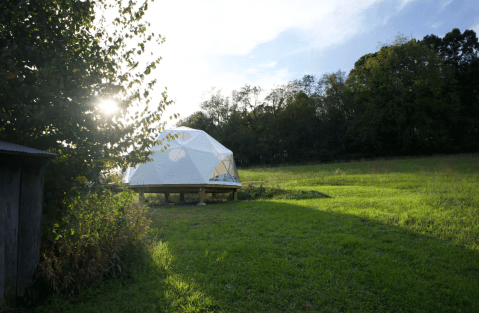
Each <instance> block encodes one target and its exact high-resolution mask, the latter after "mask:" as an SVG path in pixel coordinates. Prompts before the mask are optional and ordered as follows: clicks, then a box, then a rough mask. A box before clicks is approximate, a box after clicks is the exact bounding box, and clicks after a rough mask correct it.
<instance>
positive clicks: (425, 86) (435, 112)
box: [347, 40, 459, 155]
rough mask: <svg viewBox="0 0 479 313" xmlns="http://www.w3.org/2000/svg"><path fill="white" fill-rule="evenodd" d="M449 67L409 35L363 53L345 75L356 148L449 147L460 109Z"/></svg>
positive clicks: (375, 151)
mask: <svg viewBox="0 0 479 313" xmlns="http://www.w3.org/2000/svg"><path fill="white" fill-rule="evenodd" d="M448 84H449V85H454V84H455V80H454V77H453V73H452V71H451V67H450V66H448V65H447V64H446V63H445V61H444V59H443V58H442V57H441V56H440V55H439V54H438V53H437V52H435V51H434V50H431V49H429V48H428V47H426V45H424V44H422V43H418V42H416V41H415V40H410V41H408V42H407V43H403V41H399V43H397V44H395V45H391V46H384V47H382V48H381V50H380V51H378V52H377V53H375V54H369V55H366V56H363V57H361V58H360V59H359V60H358V61H357V62H356V64H355V67H354V69H353V70H352V71H351V72H350V74H349V76H348V79H347V89H348V92H349V93H350V94H351V95H352V104H351V105H352V111H353V112H354V114H355V117H354V121H352V123H350V126H349V134H350V136H351V137H352V138H355V139H354V144H355V147H356V148H355V149H357V150H359V151H362V152H363V153H368V154H372V155H401V154H417V153H431V152H443V151H447V149H448V148H450V147H451V142H452V135H451V132H452V128H453V126H454V123H455V120H456V119H457V113H458V108H459V107H458V102H457V97H456V95H455V94H454V92H452V91H451V90H448V89H446V88H445V86H446V85H448Z"/></svg>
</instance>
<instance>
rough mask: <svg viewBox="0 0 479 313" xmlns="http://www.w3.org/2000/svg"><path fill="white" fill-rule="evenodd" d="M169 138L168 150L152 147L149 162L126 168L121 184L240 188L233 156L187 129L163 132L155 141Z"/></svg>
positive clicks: (198, 132) (194, 131) (206, 135)
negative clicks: (162, 150) (152, 152)
mask: <svg viewBox="0 0 479 313" xmlns="http://www.w3.org/2000/svg"><path fill="white" fill-rule="evenodd" d="M168 134H170V135H171V137H172V138H174V137H176V136H175V135H177V138H175V139H171V140H170V141H169V142H168V144H169V145H170V146H169V147H168V149H166V150H164V152H161V149H162V147H163V146H154V147H152V148H151V151H154V152H155V154H152V155H151V156H150V158H151V159H153V161H151V162H147V163H145V164H139V165H138V166H137V167H135V168H129V169H128V170H127V171H126V172H125V175H124V178H123V182H125V183H129V184H130V186H136V185H164V184H168V185H183V184H184V185H191V184H211V185H234V186H241V183H240V180H239V176H238V171H237V169H236V165H235V161H234V159H233V152H231V150H229V149H227V148H225V147H224V146H223V145H222V144H220V143H219V142H218V141H216V140H215V139H214V138H213V137H211V136H210V135H208V134H207V133H205V132H204V131H202V130H197V129H192V128H188V127H179V128H174V129H165V130H164V131H163V132H162V133H161V134H160V135H159V136H158V139H157V140H161V141H163V143H165V140H164V138H165V137H166V136H167V135H168Z"/></svg>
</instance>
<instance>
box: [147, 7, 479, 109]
mask: <svg viewBox="0 0 479 313" xmlns="http://www.w3.org/2000/svg"><path fill="white" fill-rule="evenodd" d="M148 11H149V13H148V15H147V20H148V21H149V22H150V23H151V30H152V31H154V32H155V33H160V34H162V35H164V36H165V37H166V42H165V43H164V44H163V45H161V46H159V47H158V48H156V49H155V50H154V51H153V53H154V55H155V56H162V58H163V60H162V61H161V64H160V66H159V67H158V69H157V70H156V71H155V74H154V75H155V77H156V78H157V79H158V82H159V83H158V87H157V90H156V92H155V93H153V101H154V102H157V101H159V100H160V98H161V95H160V93H161V92H162V91H163V87H164V86H166V87H168V94H169V97H170V98H172V99H175V100H176V103H175V105H173V106H172V107H170V108H169V109H168V110H167V111H166V112H165V113H166V114H165V117H168V116H169V115H172V114H173V113H180V114H181V117H182V118H184V117H186V116H188V115H190V114H192V113H194V112H195V111H197V110H199V104H200V102H201V101H202V100H203V99H205V92H207V91H208V90H210V89H211V88H212V87H216V88H217V89H222V91H223V94H225V95H229V94H230V92H231V90H233V89H239V88H241V87H242V86H244V85H245V84H248V85H252V86H261V87H262V88H265V89H269V88H272V87H274V86H277V85H282V84H286V83H288V82H289V81H291V80H294V79H300V78H302V77H303V76H304V75H307V74H310V75H314V76H316V77H318V78H319V77H321V76H322V75H323V74H325V73H331V72H335V71H337V70H342V71H344V72H346V73H349V71H350V70H351V69H352V68H353V67H354V63H355V62H356V61H357V60H358V59H359V58H360V57H361V56H363V55H364V54H367V53H372V52H375V51H377V50H378V47H379V45H380V43H389V42H392V41H393V40H394V38H395V37H396V35H398V34H402V35H405V36H407V37H412V38H416V39H422V38H423V37H424V36H425V35H428V34H435V35H438V36H441V37H442V36H444V35H445V34H446V33H448V32H449V31H451V30H452V29H453V28H459V29H460V30H461V31H464V30H466V29H473V30H475V31H476V33H478V34H479V1H477V0H476V1H474V0H387V1H381V0H354V1H353V0H348V1H345V0H344V1H343V0H335V1H329V0H316V1H310V0H295V1H292V0H287V1H284V0H274V1H271V0H244V1H241V2H239V1H225V0H203V1H181V0H177V1H164V0H156V1H155V2H153V3H152V4H151V5H150V7H149V10H148Z"/></svg>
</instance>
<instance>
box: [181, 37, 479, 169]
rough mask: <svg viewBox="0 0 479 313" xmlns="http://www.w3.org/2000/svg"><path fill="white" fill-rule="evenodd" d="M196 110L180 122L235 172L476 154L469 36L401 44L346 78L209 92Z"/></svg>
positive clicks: (476, 96) (476, 76)
mask: <svg viewBox="0 0 479 313" xmlns="http://www.w3.org/2000/svg"><path fill="white" fill-rule="evenodd" d="M201 108H202V109H203V112H196V113H194V114H193V115H191V116H189V117H187V118H186V119H184V120H181V121H180V122H179V123H178V124H179V125H184V126H189V127H192V128H198V129H203V130H205V131H207V132H208V133H210V134H211V135H212V136H213V137H215V138H216V139H217V140H219V141H220V142H221V143H223V144H224V145H225V146H227V147H230V148H231V149H232V150H233V151H234V153H235V160H236V162H237V163H238V164H239V165H242V166H250V165H258V164H277V163H298V162H308V161H313V162H324V161H332V160H336V159H349V158H361V157H379V156H400V155H421V154H432V153H454V152H471V151H479V43H478V39H477V37H476V34H475V33H474V31H471V30H466V31H465V32H464V33H462V34H461V32H460V31H459V30H458V29H453V30H452V31H451V32H450V33H448V34H446V35H445V36H444V38H439V37H437V36H434V35H428V36H426V37H424V39H423V40H421V41H417V40H414V39H412V40H409V39H407V38H405V37H403V36H398V37H397V38H396V40H395V41H394V42H393V43H392V44H385V45H383V46H382V47H381V49H380V50H379V51H377V52H376V53H372V54H367V55H364V56H362V57H361V58H360V59H359V60H358V61H357V62H356V63H355V66H354V69H352V70H351V71H350V73H349V75H347V76H346V73H344V72H341V71H338V72H336V73H328V74H324V75H323V76H322V77H321V78H320V79H316V78H315V77H314V76H311V75H307V76H305V77H303V79H301V80H295V81H292V82H289V83H288V84H287V85H284V86H280V87H277V88H275V89H273V90H270V91H269V92H265V91H264V90H262V89H261V88H260V87H251V86H248V85H246V86H245V87H243V88H241V89H240V90H239V91H233V92H232V95H231V96H230V97H227V96H223V95H222V94H221V92H220V91H216V90H212V92H211V93H210V97H209V99H207V100H206V101H204V102H203V103H202V105H201Z"/></svg>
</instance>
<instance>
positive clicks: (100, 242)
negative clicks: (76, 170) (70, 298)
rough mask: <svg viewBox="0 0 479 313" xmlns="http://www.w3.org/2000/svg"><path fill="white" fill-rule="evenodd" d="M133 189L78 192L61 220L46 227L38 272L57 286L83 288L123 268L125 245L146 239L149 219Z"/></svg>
mask: <svg viewBox="0 0 479 313" xmlns="http://www.w3.org/2000/svg"><path fill="white" fill-rule="evenodd" d="M133 195H134V193H133V192H132V191H128V192H121V193H119V194H116V195H114V194H113V193H112V192H111V191H109V190H104V191H102V192H98V193H77V194H76V195H75V196H72V197H70V198H69V199H67V200H65V201H64V202H63V205H64V208H65V210H64V214H63V217H62V219H61V221H57V222H51V223H48V224H46V225H44V236H43V238H42V246H41V253H40V255H41V258H40V263H39V274H40V275H41V277H42V278H43V279H44V280H45V281H46V282H47V283H48V285H49V286H50V287H51V288H52V289H53V290H56V291H58V290H67V289H68V290H71V291H72V292H79V291H80V290H81V289H83V288H84V287H86V286H89V285H91V284H92V283H95V282H98V281H101V280H102V279H103V278H104V277H105V276H106V275H109V274H113V275H115V273H118V272H122V268H123V269H124V268H125V267H124V265H123V263H122V261H121V256H122V253H123V252H124V251H125V248H126V247H128V246H131V245H135V244H138V243H140V244H141V243H144V242H145V240H146V239H147V233H148V229H149V226H150V223H151V221H150V220H149V219H148V216H147V210H146V207H145V206H142V205H140V203H138V202H137V201H136V202H134V201H133Z"/></svg>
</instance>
